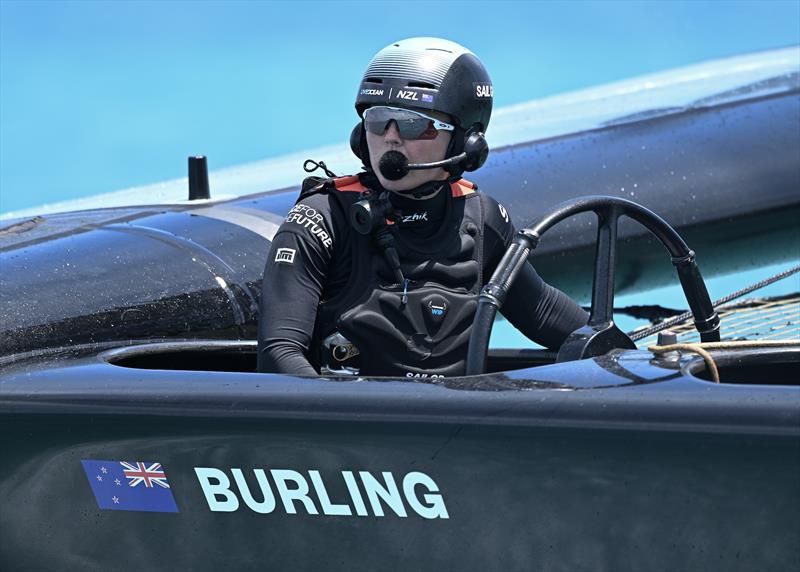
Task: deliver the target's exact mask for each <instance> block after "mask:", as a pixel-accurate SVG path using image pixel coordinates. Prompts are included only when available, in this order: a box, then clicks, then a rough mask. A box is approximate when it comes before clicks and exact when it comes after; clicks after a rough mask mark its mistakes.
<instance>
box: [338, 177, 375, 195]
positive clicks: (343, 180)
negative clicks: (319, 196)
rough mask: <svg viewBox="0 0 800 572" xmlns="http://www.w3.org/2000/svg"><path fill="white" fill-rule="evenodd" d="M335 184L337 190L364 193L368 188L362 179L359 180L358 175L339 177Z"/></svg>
mask: <svg viewBox="0 0 800 572" xmlns="http://www.w3.org/2000/svg"><path fill="white" fill-rule="evenodd" d="M333 184H334V185H336V190H337V191H349V192H356V193H363V192H364V191H366V190H367V187H365V186H364V185H362V184H361V181H359V180H358V175H352V176H350V177H339V178H338V179H334V180H333Z"/></svg>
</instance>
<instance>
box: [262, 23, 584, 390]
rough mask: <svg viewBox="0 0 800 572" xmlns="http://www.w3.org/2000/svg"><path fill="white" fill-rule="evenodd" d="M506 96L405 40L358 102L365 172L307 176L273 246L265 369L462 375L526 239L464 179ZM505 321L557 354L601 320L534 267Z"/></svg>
mask: <svg viewBox="0 0 800 572" xmlns="http://www.w3.org/2000/svg"><path fill="white" fill-rule="evenodd" d="M492 100H493V87H492V83H491V80H490V79H489V75H488V73H487V72H486V70H485V69H484V67H483V65H482V64H481V62H480V60H478V58H477V57H476V56H475V55H474V54H473V53H472V52H470V51H469V50H467V49H466V48H464V47H462V46H460V45H458V44H456V43H453V42H450V41H446V40H442V39H436V38H412V39H408V40H403V41H400V42H396V43H393V44H391V45H389V46H387V47H386V48H384V49H383V50H381V51H380V52H378V54H377V55H375V57H374V58H373V59H372V61H371V62H370V63H369V65H368V67H367V70H366V72H365V73H364V77H363V80H362V81H361V85H360V86H359V90H358V95H357V96H356V104H355V107H356V111H357V113H358V115H359V117H360V118H361V121H360V122H359V123H358V124H357V125H356V127H355V128H354V130H353V132H352V135H351V138H350V146H351V148H352V150H353V152H354V153H355V154H356V156H358V157H359V159H361V161H362V163H363V171H362V172H360V173H358V174H357V175H354V176H347V177H335V176H334V175H333V173H331V172H330V171H328V170H327V167H325V166H324V163H323V164H321V165H322V167H323V169H324V170H325V171H326V174H327V175H328V178H320V177H309V178H307V179H306V180H305V181H304V183H303V188H302V191H301V194H300V198H299V199H298V201H297V203H296V204H295V206H294V207H293V208H292V209H291V210H290V212H289V214H288V215H287V217H286V219H285V221H284V222H283V224H282V225H281V227H280V229H279V230H278V232H277V234H276V235H275V238H274V240H273V242H272V249H271V251H270V253H269V256H268V260H267V264H266V268H265V272H264V281H263V289H262V296H261V320H260V323H259V338H258V339H259V348H258V353H259V355H258V369H259V371H262V372H283V373H294V374H308V375H317V374H318V373H320V372H321V373H323V374H325V373H331V372H333V373H359V374H361V375H370V376H381V375H386V376H400V377H441V376H455V375H463V374H464V372H465V365H466V357H467V348H468V342H469V335H470V330H471V326H472V320H473V317H474V314H475V309H476V308H477V299H478V294H479V293H480V290H481V288H482V287H483V286H484V285H485V284H486V282H488V281H489V279H490V278H491V276H492V273H493V272H494V270H495V267H496V266H497V264H498V263H499V262H500V259H501V258H502V256H503V253H504V252H505V250H506V248H507V246H508V245H509V243H510V240H511V238H512V237H513V235H514V233H515V230H514V225H513V224H512V222H511V217H510V216H509V212H508V210H506V208H504V207H503V206H502V205H501V204H499V203H498V202H497V201H495V200H494V199H492V198H491V197H490V196H489V195H487V194H485V193H483V192H479V191H478V189H477V187H476V186H475V185H474V184H473V183H471V182H469V181H468V180H466V179H464V178H462V174H463V173H464V171H474V170H475V169H477V168H479V167H480V166H481V165H482V164H483V162H484V161H485V160H486V156H487V154H488V145H487V143H486V139H485V137H484V133H485V132H486V128H487V127H488V125H489V118H490V116H491V111H492ZM502 313H503V314H504V315H505V316H506V318H508V320H509V321H510V322H511V323H512V324H513V325H514V326H516V327H517V328H518V329H519V330H520V331H522V333H524V334H525V335H526V336H527V337H529V338H530V339H532V340H534V341H535V342H538V343H540V344H542V345H544V346H546V347H549V348H557V347H559V346H560V344H561V343H562V342H563V341H564V340H565V338H566V337H567V336H568V335H569V334H570V333H571V332H572V331H574V330H575V329H577V328H578V327H580V326H582V325H584V324H585V323H586V321H587V315H586V313H585V312H584V311H583V310H582V309H581V308H580V307H579V306H578V305H577V304H576V303H575V302H574V301H573V300H571V299H570V298H569V297H567V296H566V295H565V294H564V293H562V292H560V291H559V290H557V289H555V288H553V287H552V286H550V285H548V284H546V283H545V282H544V281H543V280H542V279H541V278H540V277H539V276H538V274H537V273H536V271H535V270H534V268H533V267H532V266H531V265H530V264H526V265H525V268H524V270H523V271H522V272H521V273H520V275H519V277H518V278H517V280H516V283H515V284H514V286H513V287H512V288H511V290H510V292H509V294H508V297H507V299H506V302H505V304H504V306H503V308H502Z"/></svg>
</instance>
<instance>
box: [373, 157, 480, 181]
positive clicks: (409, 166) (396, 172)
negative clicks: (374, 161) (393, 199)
mask: <svg viewBox="0 0 800 572" xmlns="http://www.w3.org/2000/svg"><path fill="white" fill-rule="evenodd" d="M466 158H467V154H466V153H460V154H458V155H456V156H455V157H450V158H449V159H444V160H442V161H434V162H433V163H409V162H408V159H406V156H405V155H403V154H402V153H401V152H400V151H387V152H386V153H384V154H383V157H381V160H380V162H379V163H378V169H380V171H381V175H383V176H384V177H386V178H387V179H389V180H390V181H398V180H400V179H402V178H403V177H405V176H406V175H408V172H409V171H416V170H421V169H438V168H440V167H450V166H452V165H456V164H458V163H460V162H461V161H463V160H464V159H466Z"/></svg>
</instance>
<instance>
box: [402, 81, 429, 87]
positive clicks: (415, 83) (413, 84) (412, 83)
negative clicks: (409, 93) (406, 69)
mask: <svg viewBox="0 0 800 572" xmlns="http://www.w3.org/2000/svg"><path fill="white" fill-rule="evenodd" d="M406 87H422V88H425V89H436V86H435V85H433V84H432V83H428V82H427V81H410V82H408V83H407V84H406Z"/></svg>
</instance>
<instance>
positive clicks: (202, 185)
mask: <svg viewBox="0 0 800 572" xmlns="http://www.w3.org/2000/svg"><path fill="white" fill-rule="evenodd" d="M210 198H211V189H210V188H209V186H208V164H207V163H206V158H205V156H203V155H200V156H197V157H189V200H190V201H196V200H198V199H210Z"/></svg>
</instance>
